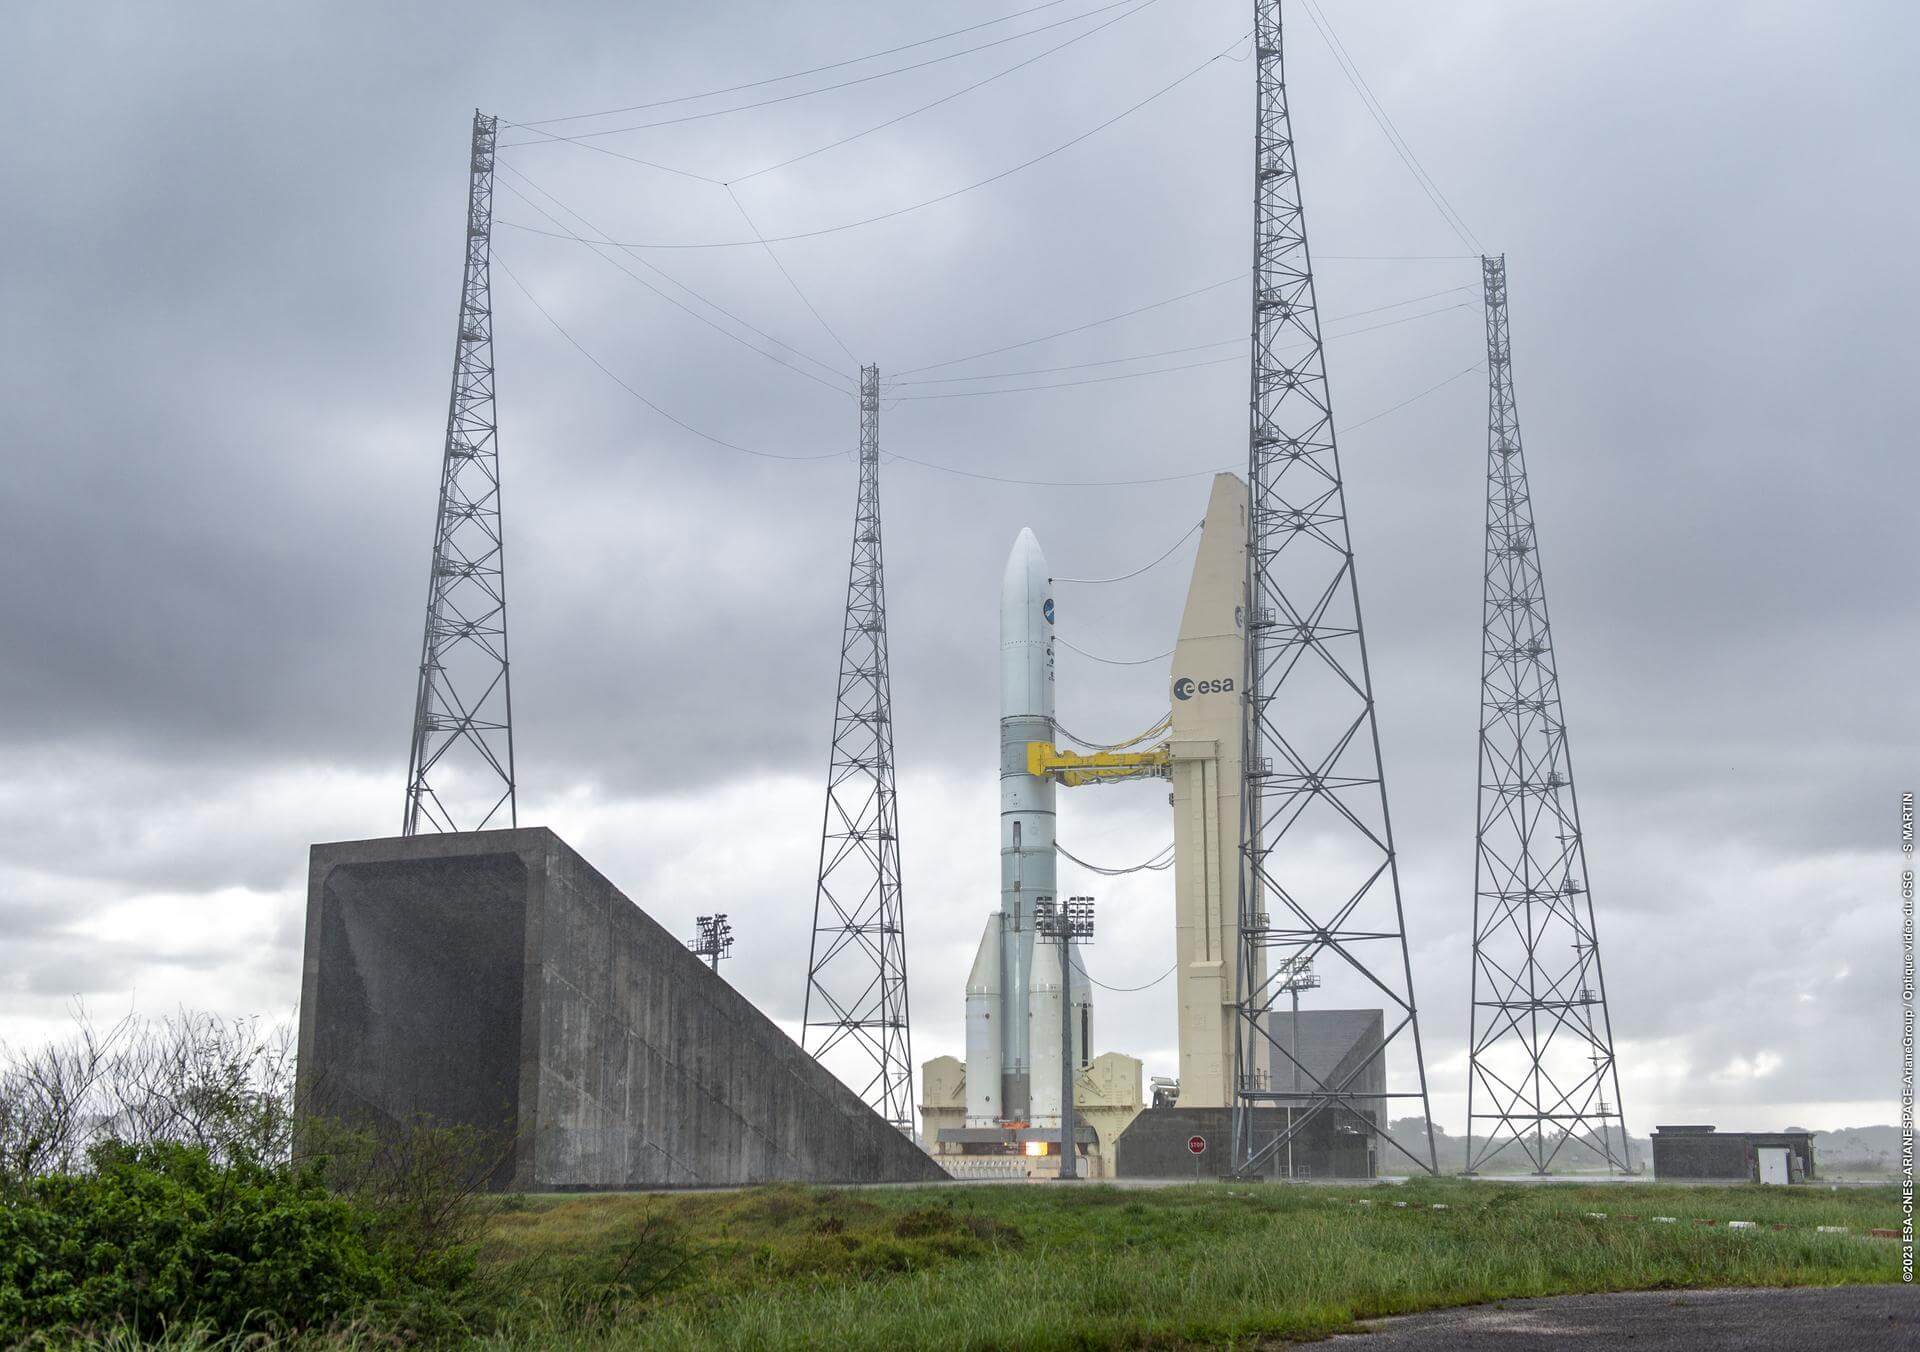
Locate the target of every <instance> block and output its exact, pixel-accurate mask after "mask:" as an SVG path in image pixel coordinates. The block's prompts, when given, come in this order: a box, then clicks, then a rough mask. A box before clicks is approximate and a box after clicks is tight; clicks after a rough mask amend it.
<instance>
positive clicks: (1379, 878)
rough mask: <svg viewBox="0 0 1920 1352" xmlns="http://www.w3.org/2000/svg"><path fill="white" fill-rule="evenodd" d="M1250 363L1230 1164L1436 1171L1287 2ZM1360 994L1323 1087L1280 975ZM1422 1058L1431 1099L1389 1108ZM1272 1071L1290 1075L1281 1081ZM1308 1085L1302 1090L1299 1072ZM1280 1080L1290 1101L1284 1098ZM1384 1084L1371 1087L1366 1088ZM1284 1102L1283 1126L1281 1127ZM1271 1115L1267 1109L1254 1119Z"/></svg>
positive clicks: (1270, 79)
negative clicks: (1402, 1135)
mask: <svg viewBox="0 0 1920 1352" xmlns="http://www.w3.org/2000/svg"><path fill="white" fill-rule="evenodd" d="M1254 20H1255V24H1254V56H1255V69H1256V74H1257V80H1258V97H1257V108H1256V113H1255V117H1256V126H1255V138H1254V222H1253V224H1254V268H1253V362H1252V397H1251V401H1250V417H1249V448H1248V487H1249V490H1250V504H1249V512H1248V522H1247V529H1248V554H1247V607H1246V620H1247V625H1248V634H1247V671H1246V679H1245V681H1244V683H1243V690H1244V698H1245V709H1244V713H1243V729H1244V748H1243V750H1244V756H1245V760H1244V765H1245V770H1246V777H1247V778H1246V793H1245V795H1244V796H1243V800H1242V802H1243V808H1242V810H1243V819H1242V837H1241V839H1242V846H1241V849H1242V868H1241V870H1240V873H1241V876H1240V881H1239V919H1240V941H1239V944H1238V960H1237V973H1236V976H1237V983H1238V984H1237V988H1236V1006H1237V1007H1236V1014H1235V1021H1234V1022H1235V1038H1234V1077H1235V1088H1234V1112H1233V1155H1234V1165H1235V1167H1236V1168H1237V1169H1238V1170H1239V1171H1241V1172H1243V1173H1263V1172H1269V1171H1272V1170H1273V1169H1274V1168H1275V1167H1276V1164H1277V1162H1278V1161H1284V1160H1285V1159H1287V1158H1288V1155H1287V1148H1288V1146H1289V1144H1290V1143H1291V1142H1293V1141H1294V1140H1295V1139H1296V1138H1297V1137H1299V1136H1300V1135H1301V1134H1302V1133H1303V1132H1305V1131H1307V1130H1309V1129H1311V1128H1320V1129H1324V1128H1325V1126H1326V1124H1325V1122H1324V1121H1323V1120H1322V1115H1323V1114H1328V1113H1331V1114H1333V1115H1334V1117H1335V1118H1336V1122H1335V1123H1334V1126H1335V1128H1336V1130H1346V1131H1364V1132H1367V1133H1369V1134H1370V1135H1371V1136H1372V1137H1373V1138H1374V1140H1375V1142H1376V1145H1377V1147H1379V1155H1380V1157H1381V1164H1382V1165H1383V1166H1384V1165H1385V1164H1386V1163H1387V1160H1388V1157H1389V1156H1390V1155H1391V1156H1392V1157H1394V1158H1404V1160H1406V1161H1409V1162H1411V1163H1412V1164H1414V1165H1416V1166H1418V1167H1419V1168H1422V1169H1426V1170H1429V1171H1432V1170H1433V1169H1434V1167H1435V1159H1434V1153H1433V1136H1432V1129H1431V1119H1430V1117H1429V1116H1428V1112H1427V1083H1426V1065H1425V1058H1424V1056H1423V1055H1422V1053H1421V1048H1420V1025H1419V1022H1418V1019H1417V1017H1416V1012H1415V1005H1414V998H1413V972H1412V968H1411V966H1410V965H1409V963H1408V959H1407V946H1406V933H1405V922H1404V918H1403V915H1402V910H1401V903H1400V883H1399V875H1398V871H1397V868H1396V864H1395V856H1394V847H1393V831H1392V825H1391V821H1390V819H1389V816H1388V812H1387V794H1386V782H1385V778H1384V775H1383V772H1382V769H1381V763H1380V743H1379V734H1378V731H1377V729H1376V727H1375V721H1374V702H1373V684H1372V679H1371V677H1370V675H1369V673H1368V669H1367V650H1366V640H1365V636H1364V633H1363V630H1362V626H1361V619H1360V594H1359V588H1358V585H1357V583H1356V581H1355V577H1354V563H1353V547H1352V543H1351V540H1350V538H1349V535H1348V530H1347V514H1346V499H1345V493H1344V490H1343V488H1342V482H1341V475H1340V457H1339V452H1338V450H1337V448H1336V446H1335V439H1334V422H1333V406H1332V402H1331V398H1330V396H1329V394H1328V390H1327V377H1326V365H1325V361H1324V356H1323V352H1322V348H1321V340H1320V319H1319V311H1318V307H1317V304H1316V301H1315V296H1314V285H1313V269H1312V263H1311V258H1310V256H1309V253H1308V249H1307V233H1306V222H1305V217H1304V214H1303V212H1302V210H1301V199H1300V181H1299V175H1298V171H1297V166H1296V163H1295V155H1294V140H1293V129H1292V122H1291V119H1290V117H1289V115H1288V109H1287V92H1286V81H1285V61H1284V57H1283V54H1282V47H1281V27H1282V15H1281V3H1280V0H1255V4H1254ZM1309 963H1311V964H1313V965H1314V966H1315V968H1316V969H1317V970H1318V971H1319V972H1320V973H1321V974H1322V977H1323V979H1327V980H1331V979H1333V977H1334V976H1335V975H1340V974H1344V975H1345V976H1350V977H1353V978H1356V979H1357V981H1358V984H1359V985H1360V986H1361V988H1362V989H1364V990H1365V991H1366V992H1367V993H1368V996H1369V998H1370V999H1376V1000H1378V1002H1379V1004H1380V1006H1381V1008H1382V1012H1383V1024H1382V1033H1383V1037H1382V1040H1381V1042H1380V1044H1379V1045H1378V1046H1377V1047H1375V1048H1373V1049H1372V1051H1371V1054H1370V1055H1367V1056H1362V1057H1356V1058H1353V1062H1354V1063H1353V1064H1352V1065H1350V1066H1348V1067H1347V1068H1346V1069H1345V1070H1343V1071H1341V1072H1339V1073H1337V1074H1336V1073H1335V1072H1331V1071H1330V1072H1327V1074H1328V1078H1327V1079H1322V1078H1321V1077H1320V1076H1319V1075H1317V1074H1315V1072H1314V1070H1313V1068H1312V1067H1310V1066H1307V1065H1304V1064H1302V1063H1301V1062H1300V1061H1299V1060H1298V1059H1296V1058H1295V1057H1294V1055H1293V1052H1292V1049H1291V1045H1290V1044H1291V1043H1292V1039H1291V1038H1282V1037H1279V1036H1277V1035H1276V1033H1275V1030H1274V1027H1273V1015H1274V1013H1275V1010H1276V1007H1277V1006H1280V1005H1282V1004H1284V1003H1285V1001H1286V999H1287V995H1286V990H1287V981H1286V976H1287V974H1288V973H1289V972H1297V971H1299V970H1301V969H1302V968H1303V967H1304V966H1305V965H1306V964H1309ZM1405 1046H1410V1047H1411V1050H1412V1052H1413V1063H1414V1069H1415V1072H1416V1074H1417V1077H1418V1085H1419V1087H1418V1088H1417V1089H1414V1090H1402V1091H1394V1090H1393V1089H1392V1088H1391V1085H1390V1084H1389V1083H1388V1081H1387V1080H1386V1077H1385V1065H1386V1057H1387V1054H1388V1052H1389V1050H1393V1049H1398V1048H1401V1047H1405ZM1273 1068H1277V1069H1279V1071H1280V1072H1281V1074H1280V1076H1279V1077H1276V1076H1274V1075H1273V1074H1271V1073H1270V1070H1271V1069H1273ZM1296 1070H1297V1072H1298V1081H1297V1086H1298V1087H1296V1082H1295V1080H1294V1072H1295V1071H1296ZM1276 1078H1281V1079H1283V1080H1284V1081H1285V1083H1284V1084H1282V1085H1280V1086H1276V1084H1275V1083H1274V1080H1275V1079H1276ZM1376 1084H1377V1085H1379V1086H1380V1087H1379V1088H1375V1087H1374V1085H1376ZM1402 1099H1417V1100H1418V1102H1419V1110H1420V1114H1421V1117H1422V1118H1423V1119H1424V1120H1425V1121H1426V1124H1427V1128H1426V1135H1425V1137H1424V1139H1423V1140H1421V1141H1413V1140H1411V1139H1410V1140H1408V1141H1407V1142H1404V1143H1403V1142H1402V1141H1399V1140H1396V1139H1395V1138H1394V1137H1393V1135H1392V1134H1391V1133H1390V1132H1389V1131H1388V1121H1389V1109H1390V1107H1391V1106H1392V1105H1393V1104H1394V1103H1395V1102H1396V1101H1398V1100H1402ZM1282 1103H1284V1104H1286V1105H1288V1106H1291V1107H1292V1108H1293V1109H1294V1111H1292V1112H1290V1113H1288V1114H1287V1120H1286V1125H1284V1126H1281V1125H1278V1124H1277V1123H1274V1122H1272V1121H1271V1120H1270V1119H1271V1118H1276V1117H1278V1116H1279V1114H1278V1113H1277V1112H1274V1111H1272V1110H1273V1109H1274V1108H1275V1107H1276V1106H1277V1105H1280V1104H1282ZM1262 1108H1265V1109H1267V1110H1268V1111H1267V1112H1264V1113H1263V1112H1262V1111H1260V1110H1261V1109H1262Z"/></svg>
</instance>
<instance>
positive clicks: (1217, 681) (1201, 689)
mask: <svg viewBox="0 0 1920 1352" xmlns="http://www.w3.org/2000/svg"><path fill="white" fill-rule="evenodd" d="M1232 693H1233V677H1231V676H1216V677H1213V678H1212V679H1210V680H1204V681H1196V680H1194V679H1193V677H1191V676H1182V677H1179V678H1178V679H1177V680H1175V681H1174V683H1173V697H1174V698H1175V699H1192V698H1193V697H1194V696H1195V695H1230V694H1232Z"/></svg>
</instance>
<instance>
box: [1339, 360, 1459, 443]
mask: <svg viewBox="0 0 1920 1352" xmlns="http://www.w3.org/2000/svg"><path fill="white" fill-rule="evenodd" d="M1486 369H1487V364H1486V363H1485V362H1475V363H1474V364H1473V365H1471V366H1469V367H1467V368H1466V369H1465V370H1464V371H1455V372H1454V373H1453V374H1452V375H1450V376H1448V377H1447V378H1446V379H1445V380H1443V381H1440V382H1439V383H1438V384H1436V385H1429V386H1427V388H1426V389H1424V390H1422V391H1420V393H1418V394H1413V395H1408V396H1407V397H1406V398H1405V399H1402V400H1401V401H1400V402H1399V403H1397V404H1395V405H1393V407H1391V408H1383V409H1381V410H1380V411H1379V412H1378V413H1375V414H1372V415H1371V416H1369V417H1365V418H1362V419H1361V420H1360V421H1359V422H1355V423H1348V424H1347V425H1346V426H1345V427H1343V428H1341V429H1340V430H1341V431H1342V432H1351V431H1353V429H1354V428H1356V427H1365V426H1366V425H1367V424H1368V423H1370V422H1377V421H1378V420H1379V419H1381V418H1384V417H1386V416H1387V415H1388V414H1389V413H1398V412H1399V411H1400V410H1401V409H1403V408H1405V407H1406V406H1407V405H1408V404H1411V403H1413V402H1414V401H1415V400H1418V399H1425V398H1426V397H1427V396H1428V395H1430V394H1432V393H1433V392H1434V391H1435V390H1439V389H1444V388H1445V387H1447V386H1448V385H1451V384H1453V382H1454V381H1456V380H1458V379H1460V377H1461V376H1470V375H1472V374H1473V373H1474V372H1475V371H1484V370H1486Z"/></svg>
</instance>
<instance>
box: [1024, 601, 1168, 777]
mask: <svg viewBox="0 0 1920 1352" xmlns="http://www.w3.org/2000/svg"><path fill="white" fill-rule="evenodd" d="M1059 580H1060V579H1059V578H1055V579H1054V581H1055V582H1058V581H1059ZM1172 726H1173V711H1172V710H1171V709H1169V710H1168V711H1167V712H1166V713H1164V714H1161V715H1160V717H1159V718H1157V719H1156V720H1154V724H1153V726H1152V727H1150V728H1148V729H1147V730H1146V731H1145V732H1136V733H1135V734H1134V735H1133V736H1131V737H1129V738H1127V740H1126V741H1124V742H1090V741H1088V740H1087V739H1086V738H1085V737H1076V736H1074V735H1073V734H1072V733H1071V732H1068V731H1067V730H1066V728H1065V727H1063V726H1062V725H1061V723H1060V720H1059V719H1057V718H1056V719H1054V720H1053V731H1054V733H1055V735H1056V736H1058V737H1061V738H1064V739H1065V740H1067V741H1069V742H1072V743H1074V744H1075V745H1076V746H1083V747H1085V748H1087V750H1089V751H1125V750H1126V749H1127V748H1128V747H1130V746H1139V745H1140V743H1142V742H1145V741H1149V740H1151V739H1152V738H1155V737H1158V736H1159V735H1160V734H1161V733H1163V732H1165V731H1166V730H1167V729H1168V728H1170V727H1172Z"/></svg>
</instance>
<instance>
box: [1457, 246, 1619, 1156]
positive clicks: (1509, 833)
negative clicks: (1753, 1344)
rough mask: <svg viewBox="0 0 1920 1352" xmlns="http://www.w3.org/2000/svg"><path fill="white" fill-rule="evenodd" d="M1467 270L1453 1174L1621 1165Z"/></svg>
mask: <svg viewBox="0 0 1920 1352" xmlns="http://www.w3.org/2000/svg"><path fill="white" fill-rule="evenodd" d="M1480 266H1481V272H1482V276H1483V280H1484V282H1485V285H1486V303H1487V560H1486V593H1485V596H1486V602H1485V638H1484V641H1483V644H1482V649H1481V657H1480V797H1479V827H1478V831H1477V833H1476V842H1475V844H1476V848H1475V861H1474V889H1473V1010H1472V1016H1471V1019H1472V1022H1471V1041H1470V1044H1469V1045H1470V1048H1471V1061H1470V1069H1469V1071H1468V1076H1467V1132H1468V1137H1469V1140H1470V1141H1471V1140H1472V1137H1473V1134H1474V1133H1475V1131H1476V1130H1481V1129H1484V1131H1485V1133H1486V1135H1485V1139H1484V1140H1481V1141H1478V1142H1474V1143H1473V1144H1472V1145H1471V1147H1470V1149H1469V1151H1468V1156H1467V1171H1468V1172H1469V1173H1472V1172H1473V1171H1475V1170H1476V1169H1478V1168H1479V1167H1480V1166H1481V1165H1483V1164H1485V1163H1486V1162H1487V1161H1488V1160H1490V1159H1492V1158H1493V1157H1494V1156H1496V1155H1498V1154H1499V1153H1500V1152H1501V1151H1503V1150H1505V1149H1507V1148H1508V1147H1509V1146H1512V1145H1515V1144H1516V1143H1517V1144H1518V1145H1519V1147H1520V1149H1521V1151H1522V1152H1523V1153H1524V1154H1525V1155H1526V1156H1527V1158H1528V1160H1529V1161H1531V1162H1532V1164H1533V1169H1534V1172H1535V1173H1542V1174H1544V1173H1548V1172H1550V1169H1551V1166H1552V1164H1553V1162H1554V1160H1555V1159H1556V1158H1557V1157H1558V1156H1559V1154H1560V1153H1561V1151H1562V1150H1563V1149H1564V1148H1565V1146H1566V1144H1567V1142H1568V1141H1570V1140H1580V1141H1582V1142H1583V1143H1584V1144H1586V1145H1588V1146H1590V1147H1592V1148H1593V1149H1595V1150H1596V1151H1598V1152H1599V1153H1600V1154H1601V1155H1602V1156H1604V1157H1605V1159H1606V1161H1607V1163H1608V1164H1609V1165H1611V1166H1612V1167H1614V1168H1615V1169H1618V1170H1620V1171H1622V1172H1625V1171H1626V1170H1627V1169H1628V1167H1629V1157H1628V1148H1627V1138H1626V1123H1625V1120H1624V1118H1623V1117H1622V1115H1621V1114H1622V1109H1621V1105H1620V1079H1619V1074H1618V1071H1617V1069H1616V1068H1615V1066H1614V1060H1613V1028H1612V1025H1611V1023H1610V1022H1609V1021H1608V1018H1607V987H1606V982H1605V981H1604V980H1603V979H1602V977H1601V974H1600V942H1599V938H1598V936H1597V934H1596V932H1595V930H1594V925H1593V897H1592V895H1591V894H1590V893H1589V892H1588V891H1587V887H1586V878H1587V860H1586V845H1585V842H1584V840H1583V838H1582V837H1581V834H1580V807H1579V802H1578V800H1577V799H1576V798H1575V796H1574V790H1573V763H1572V760H1571V758H1570V757H1569V755H1568V751H1567V725H1566V721H1565V718H1564V715H1563V713H1562V710H1561V706H1560V678H1559V673H1558V671H1557V670H1556V668H1555V665H1554V660H1553V634H1552V631H1551V629H1550V628H1549V627H1548V624H1547V593H1546V588H1545V585H1544V584H1543V583H1542V581H1541V574H1540V554H1539V539H1538V536H1537V535H1536V533H1535V530H1534V523H1533V500H1532V497H1531V496H1530V494H1529V493H1528V491H1527V467H1526V461H1525V459H1524V457H1523V456H1522V455H1521V452H1520V418H1519V415H1518V413H1517V412H1516V411H1515V408H1514V400H1513V353H1512V347H1511V344H1510V342H1509V338H1508V331H1507V260H1506V257H1505V255H1502V256H1501V257H1499V258H1483V259H1481V260H1480ZM1609 1092H1611V1093H1612V1095H1613V1101H1612V1103H1609V1102H1608V1101H1607V1095H1608V1093H1609ZM1476 1103H1477V1104H1478V1105H1479V1106H1478V1108H1477V1109H1476V1106H1475V1105H1476ZM1489 1109H1490V1110H1489ZM1616 1135H1617V1137H1618V1139H1617V1141H1616Z"/></svg>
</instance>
